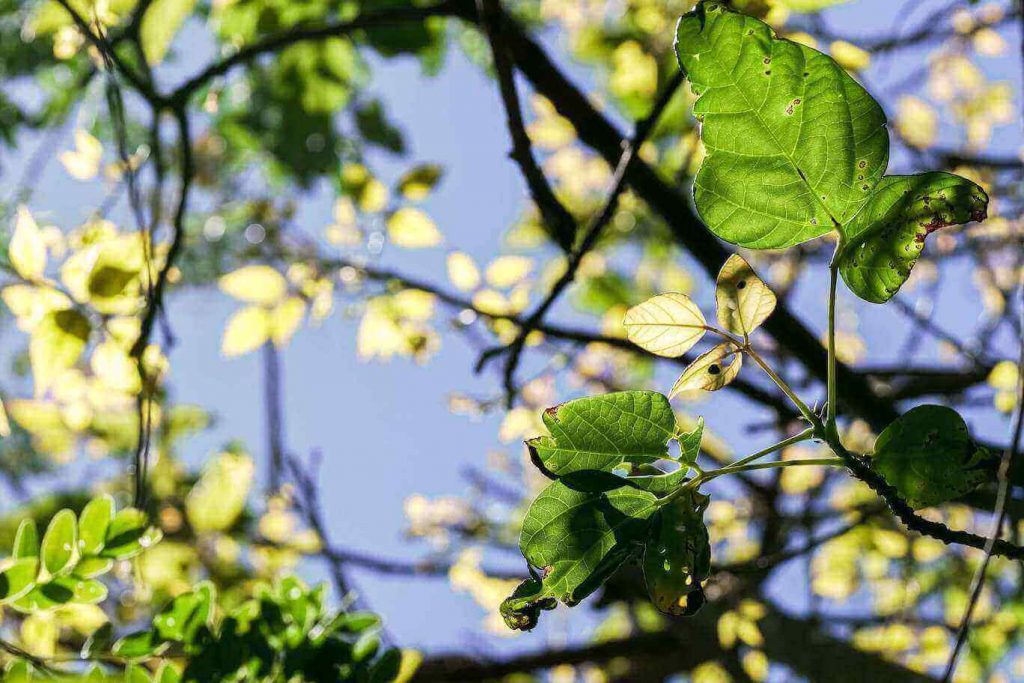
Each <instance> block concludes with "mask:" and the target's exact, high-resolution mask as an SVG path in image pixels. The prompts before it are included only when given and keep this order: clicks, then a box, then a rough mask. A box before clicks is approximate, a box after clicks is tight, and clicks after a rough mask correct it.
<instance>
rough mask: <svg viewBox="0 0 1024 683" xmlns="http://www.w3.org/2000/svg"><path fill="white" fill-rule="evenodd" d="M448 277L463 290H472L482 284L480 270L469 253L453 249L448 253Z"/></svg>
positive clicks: (456, 286) (457, 287)
mask: <svg viewBox="0 0 1024 683" xmlns="http://www.w3.org/2000/svg"><path fill="white" fill-rule="evenodd" d="M447 265H448V279H449V280H450V281H451V283H452V284H453V285H454V286H455V288H456V289H459V290H461V291H463V292H470V291H472V290H474V289H476V288H477V287H479V286H480V270H479V269H478V268H477V267H476V262H475V261H473V257H472V256H470V255H469V254H466V253H463V252H461V251H453V252H452V253H450V254H448V264H447Z"/></svg>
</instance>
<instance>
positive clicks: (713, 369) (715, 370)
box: [708, 363, 722, 375]
mask: <svg viewBox="0 0 1024 683" xmlns="http://www.w3.org/2000/svg"><path fill="white" fill-rule="evenodd" d="M708 374H709V375H720V374H722V368H721V367H719V365H718V363H713V364H712V365H710V366H708Z"/></svg>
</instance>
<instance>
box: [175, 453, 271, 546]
mask: <svg viewBox="0 0 1024 683" xmlns="http://www.w3.org/2000/svg"><path fill="white" fill-rule="evenodd" d="M254 470H255V468H254V466H253V462H252V458H250V457H249V456H248V455H245V454H235V453H227V452H225V453H220V454H219V455H217V456H216V457H215V458H214V459H213V460H212V461H211V462H210V463H209V464H207V466H206V468H205V469H204V470H203V473H202V475H201V476H200V477H199V481H198V482H196V485H195V486H193V487H192V490H191V491H189V494H188V498H187V499H186V500H185V512H186V514H188V521H189V523H190V524H191V525H192V528H193V529H195V530H196V531H200V532H202V531H224V530H226V529H228V528H229V527H230V526H231V525H232V524H234V523H235V520H236V519H238V516H239V515H240V514H241V513H242V510H244V509H245V500H246V498H247V497H248V495H249V487H250V486H251V485H252V479H253V473H254Z"/></svg>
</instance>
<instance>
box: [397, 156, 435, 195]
mask: <svg viewBox="0 0 1024 683" xmlns="http://www.w3.org/2000/svg"><path fill="white" fill-rule="evenodd" d="M443 175H444V169H442V168H441V167H440V166H439V165H437V164H421V165H419V166H416V167H415V168H412V169H410V170H409V171H408V172H406V173H405V174H403V175H402V177H401V178H400V179H399V180H398V191H399V192H401V193H402V195H403V196H404V197H405V198H406V199H409V200H411V201H419V200H421V199H425V198H426V197H427V195H429V194H430V191H431V190H433V189H434V186H436V185H437V183H438V181H440V180H441V176H443Z"/></svg>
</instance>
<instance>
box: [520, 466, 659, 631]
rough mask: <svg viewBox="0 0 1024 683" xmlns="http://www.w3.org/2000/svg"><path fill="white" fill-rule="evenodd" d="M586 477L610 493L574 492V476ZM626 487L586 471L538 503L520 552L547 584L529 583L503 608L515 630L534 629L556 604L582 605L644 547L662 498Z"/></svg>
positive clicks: (566, 479)
mask: <svg viewBox="0 0 1024 683" xmlns="http://www.w3.org/2000/svg"><path fill="white" fill-rule="evenodd" d="M582 475H587V476H588V478H590V479H598V478H601V477H603V478H604V479H605V481H606V482H607V486H608V487H609V488H608V489H607V490H604V491H594V490H588V491H584V490H579V489H577V488H574V483H573V479H574V477H577V476H582ZM592 483H593V482H589V483H588V485H587V488H588V489H593V488H594V487H593V486H592ZM623 483H624V482H623V480H622V479H621V478H620V477H617V476H615V475H614V474H609V473H603V472H584V473H579V475H569V476H567V477H563V478H562V479H560V480H558V481H554V482H552V483H551V484H550V485H548V487H547V488H546V489H544V491H542V492H541V494H540V495H539V496H538V497H537V499H536V500H534V501H533V504H532V505H531V506H530V509H529V510H528V511H527V513H526V517H525V519H524V520H523V531H522V535H521V536H520V540H519V548H520V550H521V551H522V553H523V556H524V557H526V560H527V562H529V563H530V565H531V566H533V567H538V568H541V570H542V572H543V581H542V582H538V581H536V579H535V580H533V582H532V583H531V582H530V581H528V582H525V583H524V584H522V585H521V586H520V587H519V588H517V589H516V592H515V593H513V595H512V596H511V597H510V598H508V599H507V600H505V602H504V603H502V607H501V612H502V615H503V617H504V618H505V622H506V624H508V625H509V627H511V628H518V629H529V628H532V627H533V626H534V625H536V617H537V614H538V613H539V610H540V609H550V608H551V607H553V606H554V605H553V600H554V599H557V600H560V601H562V602H563V603H565V604H566V605H570V606H571V605H575V604H577V603H578V602H579V601H580V600H582V599H583V598H585V597H587V596H588V595H589V594H590V593H592V592H593V591H594V590H596V589H597V588H598V586H600V585H601V583H603V582H604V581H605V579H607V578H608V576H610V575H611V573H612V572H614V571H615V570H616V569H617V568H618V567H619V565H621V564H622V562H623V561H624V560H625V559H626V558H627V557H629V556H630V555H632V554H633V553H635V552H636V551H637V550H638V549H639V548H640V546H641V544H642V543H643V540H644V537H645V535H646V533H647V528H648V518H649V517H650V516H651V515H652V514H653V513H654V512H655V510H656V509H657V498H655V497H654V496H653V495H652V494H650V493H647V492H646V491H638V490H637V489H634V488H632V487H629V486H622V484H623ZM615 487H617V488H615ZM538 584H539V585H538Z"/></svg>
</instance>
